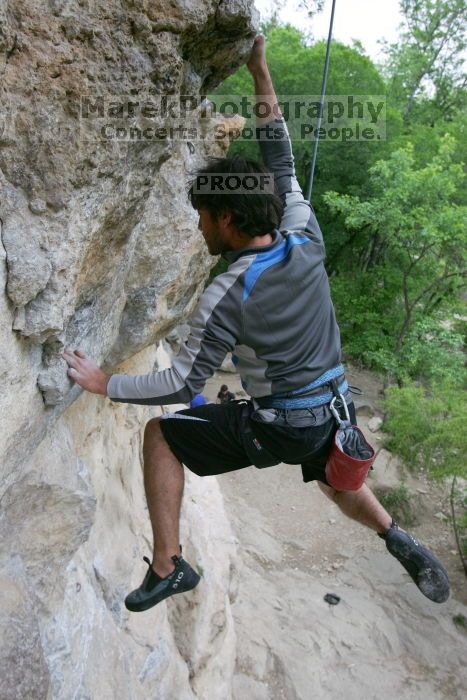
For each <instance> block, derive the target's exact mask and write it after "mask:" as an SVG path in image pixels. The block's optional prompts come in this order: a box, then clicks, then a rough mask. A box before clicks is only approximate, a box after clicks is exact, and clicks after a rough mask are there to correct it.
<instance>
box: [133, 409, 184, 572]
mask: <svg viewBox="0 0 467 700" xmlns="http://www.w3.org/2000/svg"><path fill="white" fill-rule="evenodd" d="M159 423H160V418H153V419H151V420H150V421H149V422H148V423H147V425H146V429H145V432H144V445H143V456H144V488H145V491H146V499H147V502H148V508H149V517H150V518H151V525H152V532H153V538H154V556H153V561H152V568H153V569H154V571H155V572H156V573H157V574H159V576H161V577H162V578H165V577H166V576H168V575H169V574H170V573H171V572H172V571H173V570H174V563H173V561H172V559H171V557H172V556H173V555H174V554H176V555H177V556H178V555H179V554H180V508H181V503H182V496H183V487H184V483H185V475H184V472H183V466H182V465H181V464H180V462H179V461H178V459H177V458H176V457H175V456H174V454H173V452H172V451H171V449H170V447H169V446H168V444H167V442H166V440H165V438H164V435H163V433H162V430H161V428H160V424H159Z"/></svg>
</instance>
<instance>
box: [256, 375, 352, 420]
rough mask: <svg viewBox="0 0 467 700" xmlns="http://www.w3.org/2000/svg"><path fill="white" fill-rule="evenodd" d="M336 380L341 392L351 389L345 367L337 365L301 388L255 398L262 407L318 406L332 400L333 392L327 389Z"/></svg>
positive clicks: (291, 407)
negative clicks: (345, 374) (345, 375)
mask: <svg viewBox="0 0 467 700" xmlns="http://www.w3.org/2000/svg"><path fill="white" fill-rule="evenodd" d="M335 380H337V382H338V388H339V391H340V393H341V394H345V393H346V392H347V391H348V390H349V385H348V384H347V380H346V379H345V377H344V367H343V366H342V365H337V366H336V367H332V368H331V369H329V370H327V371H326V372H324V374H322V375H321V376H319V377H318V378H317V379H315V380H314V381H312V382H311V383H310V384H307V385H306V386H304V387H301V388H300V389H295V390H294V391H289V392H288V393H286V394H273V395H271V396H266V397H261V398H259V399H255V400H256V402H257V403H258V405H259V406H260V407H261V408H282V409H293V408H317V407H318V406H324V405H325V404H329V403H330V402H331V401H332V398H333V392H332V391H329V390H327V389H326V387H327V386H329V387H330V386H331V382H332V381H335ZM339 380H340V381H339Z"/></svg>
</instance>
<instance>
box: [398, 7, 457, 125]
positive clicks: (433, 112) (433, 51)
mask: <svg viewBox="0 0 467 700" xmlns="http://www.w3.org/2000/svg"><path fill="white" fill-rule="evenodd" d="M400 9H401V13H402V16H403V26H402V31H401V33H400V36H399V37H398V40H397V42H396V43H394V44H390V45H387V46H386V52H387V62H386V72H387V75H388V77H389V79H390V80H389V87H390V93H391V96H392V98H393V99H394V100H395V101H396V102H397V103H398V104H399V105H400V107H401V109H402V113H403V118H404V123H405V125H406V126H408V125H409V123H410V122H412V121H427V122H428V123H433V122H434V121H435V120H436V119H438V118H443V119H450V118H452V117H453V115H454V114H455V113H456V112H458V111H459V110H460V109H462V108H464V107H465V89H464V88H465V85H466V79H465V71H464V69H463V64H464V52H465V48H466V46H467V43H466V31H465V27H466V25H467V6H466V4H465V1H464V0H401V2H400ZM414 113H415V114H414Z"/></svg>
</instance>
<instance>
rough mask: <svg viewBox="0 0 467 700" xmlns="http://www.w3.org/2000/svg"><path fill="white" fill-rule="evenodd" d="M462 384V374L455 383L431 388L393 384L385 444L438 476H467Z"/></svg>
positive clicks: (466, 408) (465, 408)
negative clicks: (396, 385)
mask: <svg viewBox="0 0 467 700" xmlns="http://www.w3.org/2000/svg"><path fill="white" fill-rule="evenodd" d="M461 387H462V383H461V377H459V378H458V382H456V383H455V384H452V383H448V382H444V383H441V384H438V385H436V386H434V387H432V388H430V389H427V388H425V387H423V386H417V385H416V384H414V383H412V382H410V383H408V384H407V385H406V386H404V387H401V388H399V387H390V388H389V389H388V391H387V398H386V402H385V406H386V410H387V412H388V414H387V418H386V420H385V422H384V426H383V428H384V430H386V431H387V432H388V433H389V434H390V437H389V438H388V439H387V441H386V447H387V448H388V449H389V450H392V451H394V452H397V453H398V454H399V455H401V457H402V458H403V459H404V461H405V463H406V464H407V465H409V466H412V468H420V467H423V468H426V470H427V471H428V472H430V473H431V475H432V476H434V477H435V478H442V477H445V476H448V475H458V476H460V477H462V478H463V479H467V465H466V462H465V454H466V450H467V431H466V430H465V425H466V421H467V405H466V402H465V400H463V396H462V389H461Z"/></svg>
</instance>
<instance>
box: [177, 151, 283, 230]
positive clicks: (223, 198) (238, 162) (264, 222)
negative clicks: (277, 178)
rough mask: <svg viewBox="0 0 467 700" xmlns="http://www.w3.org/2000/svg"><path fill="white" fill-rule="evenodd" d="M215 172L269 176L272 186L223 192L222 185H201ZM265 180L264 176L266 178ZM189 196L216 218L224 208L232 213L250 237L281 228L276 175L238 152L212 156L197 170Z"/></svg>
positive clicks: (279, 199)
mask: <svg viewBox="0 0 467 700" xmlns="http://www.w3.org/2000/svg"><path fill="white" fill-rule="evenodd" d="M213 173H216V174H219V175H235V174H237V173H241V174H251V175H256V176H258V180H259V176H260V175H267V176H269V178H266V179H267V180H269V183H270V185H271V184H272V185H273V189H274V191H271V187H268V188H265V190H264V191H263V190H262V189H261V188H256V189H255V190H254V191H253V192H250V191H243V189H242V191H241V193H238V192H235V193H232V192H230V191H223V189H222V188H214V189H213V188H211V189H209V187H206V186H204V187H203V186H202V185H203V184H204V183H205V182H206V177H205V176H206V175H211V174H213ZM203 176H204V177H203ZM263 180H264V178H263ZM188 198H189V200H190V202H191V205H192V207H193V208H194V209H196V210H199V209H207V210H208V211H209V213H210V214H211V215H212V216H213V217H214V218H215V219H217V218H218V216H219V214H220V213H221V212H222V211H226V212H229V213H230V214H232V223H233V224H234V225H235V226H236V227H237V229H238V230H239V231H241V232H242V233H246V234H249V235H250V236H258V235H261V234H265V233H270V232H271V231H272V230H273V229H275V228H278V226H279V222H280V220H281V216H282V210H283V206H284V205H283V203H282V200H281V198H280V197H279V196H278V194H277V189H276V188H275V185H274V180H273V175H272V174H271V172H270V171H269V170H268V169H267V168H266V167H265V166H264V165H261V164H260V163H259V162H257V161H255V160H250V159H249V158H243V157H242V156H239V155H235V156H233V157H232V158H213V159H211V160H210V161H209V163H208V164H207V165H206V166H205V167H203V168H201V169H200V170H198V171H197V172H196V173H195V175H194V177H193V179H192V180H191V182H190V183H189V190H188Z"/></svg>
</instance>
